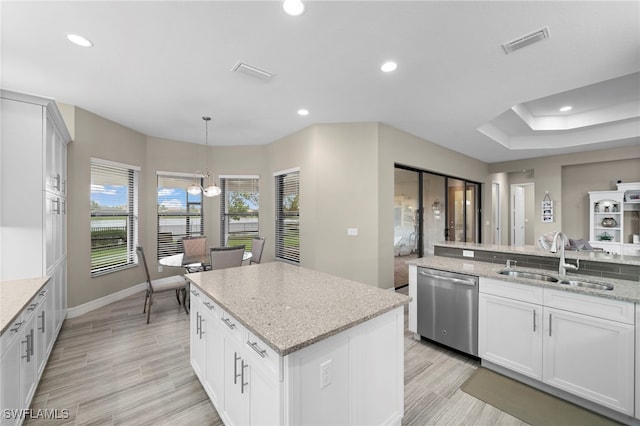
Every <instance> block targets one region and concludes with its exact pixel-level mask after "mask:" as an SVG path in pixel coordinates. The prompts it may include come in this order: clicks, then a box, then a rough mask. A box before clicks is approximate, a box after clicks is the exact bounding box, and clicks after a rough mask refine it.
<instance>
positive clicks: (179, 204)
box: [157, 172, 204, 259]
mask: <svg viewBox="0 0 640 426" xmlns="http://www.w3.org/2000/svg"><path fill="white" fill-rule="evenodd" d="M192 182H193V177H192V175H180V174H177V173H171V174H169V173H166V174H162V173H161V172H159V173H158V217H157V219H158V227H157V230H158V231H157V232H158V234H157V241H158V259H161V258H163V257H166V256H171V255H174V254H178V253H182V252H183V249H182V238H183V237H197V236H201V235H204V212H203V208H202V194H196V195H193V194H189V193H188V192H187V188H188V187H189V185H191V183H192ZM198 183H199V184H200V185H202V178H198Z"/></svg>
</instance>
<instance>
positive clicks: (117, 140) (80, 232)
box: [62, 108, 155, 307]
mask: <svg viewBox="0 0 640 426" xmlns="http://www.w3.org/2000/svg"><path fill="white" fill-rule="evenodd" d="M62 113H63V116H64V117H65V121H67V126H68V127H71V126H70V125H69V119H68V117H70V116H71V117H73V122H74V124H75V125H74V128H73V130H72V131H71V132H72V134H74V135H75V136H74V140H73V142H71V143H70V144H69V145H68V148H67V180H68V196H67V200H68V201H67V205H68V207H67V271H68V272H67V273H68V281H67V301H68V306H69V307H74V306H77V305H80V304H83V303H87V302H90V301H92V300H94V299H98V298H100V297H104V296H107V295H109V294H112V293H115V292H117V291H120V290H123V289H125V288H128V287H131V286H132V285H134V284H138V283H140V282H142V281H143V278H142V272H141V271H140V269H139V268H132V269H127V270H124V271H121V272H117V273H114V274H107V275H102V276H99V277H95V278H92V277H91V273H90V264H91V258H90V256H91V237H90V227H91V220H90V217H91V203H90V182H91V167H90V158H91V157H96V158H101V159H105V160H111V161H117V162H120V163H126V164H131V165H136V166H140V167H141V168H142V173H143V174H144V173H145V170H146V137H145V135H143V134H141V133H138V132H135V131H133V130H131V129H128V128H126V127H124V126H121V125H119V124H117V123H114V122H112V121H109V120H106V119H104V118H102V117H99V116H97V115H95V114H92V113H90V112H88V111H85V110H83V109H81V108H64V109H63V110H62ZM149 191H151V192H155V191H153V187H150V186H149V184H148V182H146V180H145V179H141V181H140V194H147V193H148V192H149ZM147 206H148V204H147V203H146V202H141V203H140V210H139V214H140V218H141V225H142V221H143V220H144V218H145V217H146V215H147V213H148V211H149V210H148V209H147ZM151 211H153V208H152V209H151ZM147 232H148V231H147V229H146V227H144V226H141V228H140V242H142V243H144V242H146V241H147V235H148V234H147ZM146 245H148V244H146Z"/></svg>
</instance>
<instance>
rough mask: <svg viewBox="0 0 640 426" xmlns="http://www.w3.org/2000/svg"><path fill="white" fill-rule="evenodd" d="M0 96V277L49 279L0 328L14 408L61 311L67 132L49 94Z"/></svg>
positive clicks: (32, 383) (29, 392)
mask: <svg viewBox="0 0 640 426" xmlns="http://www.w3.org/2000/svg"><path fill="white" fill-rule="evenodd" d="M0 98H1V105H0V114H1V122H2V126H1V139H2V155H1V156H0V189H1V191H0V194H1V195H0V196H1V202H0V206H1V211H0V225H1V227H0V253H1V256H0V281H2V282H5V281H13V280H20V279H28V278H40V277H44V278H43V281H44V279H48V283H47V284H46V286H45V287H43V289H42V290H41V291H40V292H39V293H38V294H36V295H35V299H34V300H33V301H32V302H30V304H29V305H27V306H26V307H25V309H24V311H23V312H22V313H21V314H20V315H19V320H18V321H16V323H15V324H13V325H11V326H10V327H9V328H8V329H7V330H6V331H5V332H4V333H3V334H2V336H1V339H2V341H3V343H2V345H3V349H2V355H1V356H2V381H1V382H2V395H1V397H0V403H1V406H0V409H2V410H5V409H9V410H11V409H13V410H20V409H26V408H28V407H29V404H30V402H31V398H32V396H33V393H34V390H35V388H36V387H37V382H38V379H39V377H40V375H41V374H42V371H43V369H44V366H45V364H46V359H47V358H48V356H49V353H50V352H51V349H52V347H53V343H54V341H55V338H56V336H57V334H58V332H59V330H60V327H61V326H62V322H63V320H64V317H65V315H66V306H67V300H66V298H67V293H66V286H67V283H66V277H67V271H66V267H67V263H66V249H67V248H66V188H67V184H66V178H67V177H66V155H67V154H66V150H67V143H68V142H69V141H70V140H71V138H70V136H69V133H68V131H67V128H66V126H65V124H64V122H63V120H62V117H61V115H60V112H59V111H58V109H57V107H56V104H55V102H54V101H53V100H51V99H46V98H40V97H36V96H31V95H24V94H20V93H15V92H10V91H5V90H1V91H0ZM14 330H15V331H14ZM16 342H18V343H16ZM16 345H17V346H16ZM27 346H28V347H27ZM5 348H6V351H5ZM16 355H17V357H16ZM7 389H13V390H11V391H7ZM3 412H4V411H3ZM14 420H15V422H16V423H20V422H21V419H11V420H9V419H3V420H2V422H3V423H2V424H4V423H5V422H8V424H12V422H13V421H14Z"/></svg>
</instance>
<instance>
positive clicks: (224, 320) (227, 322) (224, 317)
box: [216, 305, 247, 343]
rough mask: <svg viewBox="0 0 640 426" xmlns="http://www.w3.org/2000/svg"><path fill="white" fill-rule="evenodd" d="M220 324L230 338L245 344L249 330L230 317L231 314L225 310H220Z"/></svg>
mask: <svg viewBox="0 0 640 426" xmlns="http://www.w3.org/2000/svg"><path fill="white" fill-rule="evenodd" d="M216 306H217V305H216ZM220 322H221V324H220V327H221V328H222V329H223V330H224V332H225V333H226V334H227V335H228V336H229V337H231V338H233V339H234V340H236V341H237V342H238V343H242V342H243V340H244V338H245V337H246V332H247V330H246V329H245V328H244V326H243V325H242V324H241V323H240V321H238V320H237V319H235V318H234V317H233V316H231V315H229V313H228V312H227V311H225V310H224V309H220Z"/></svg>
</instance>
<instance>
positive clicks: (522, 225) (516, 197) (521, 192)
mask: <svg viewBox="0 0 640 426" xmlns="http://www.w3.org/2000/svg"><path fill="white" fill-rule="evenodd" d="M533 217H534V184H533V183H520V184H512V185H511V244H512V245H514V246H524V245H532V244H533V240H534V236H533V232H534V229H533V228H534V227H533V226H532V223H533V222H531V223H530V219H533Z"/></svg>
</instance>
